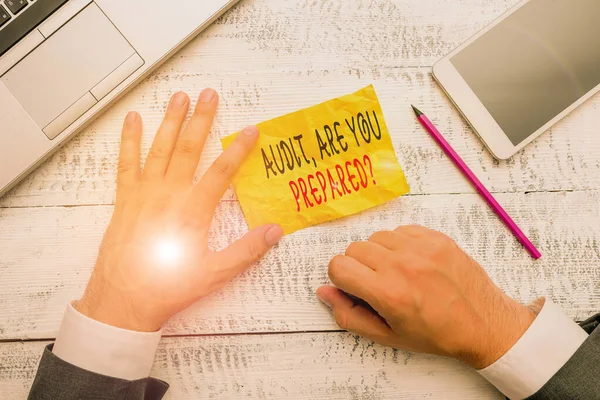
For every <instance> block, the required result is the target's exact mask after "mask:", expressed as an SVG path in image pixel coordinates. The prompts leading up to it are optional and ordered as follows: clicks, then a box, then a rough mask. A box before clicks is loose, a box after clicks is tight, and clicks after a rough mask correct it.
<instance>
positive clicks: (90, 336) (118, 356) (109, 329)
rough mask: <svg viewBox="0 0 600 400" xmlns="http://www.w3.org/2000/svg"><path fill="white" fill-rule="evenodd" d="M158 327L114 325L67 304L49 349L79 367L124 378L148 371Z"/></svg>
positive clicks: (155, 343) (131, 377)
mask: <svg viewBox="0 0 600 400" xmlns="http://www.w3.org/2000/svg"><path fill="white" fill-rule="evenodd" d="M160 335H161V331H158V332H152V333H146V332H135V331H129V330H126V329H120V328H116V327H114V326H110V325H106V324H103V323H101V322H98V321H95V320H93V319H91V318H89V317H86V316H85V315H83V314H81V313H80V312H78V311H77V310H75V308H74V307H73V304H69V306H68V307H67V311H66V312H65V316H64V318H63V321H62V325H61V327H60V331H59V333H58V337H57V338H56V342H55V343H54V348H53V349H52V353H54V355H56V356H57V357H59V358H60V359H62V360H63V361H66V362H68V363H69V364H72V365H75V366H77V367H79V368H82V369H85V370H87V371H90V372H95V373H97V374H101V375H106V376H110V377H113V378H120V379H126V380H130V381H131V380H136V379H144V378H147V377H148V376H149V375H150V370H151V369H152V364H153V361H154V355H155V353H156V348H157V347H158V342H159V341H160Z"/></svg>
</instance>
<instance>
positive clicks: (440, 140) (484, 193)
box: [412, 106, 542, 260]
mask: <svg viewBox="0 0 600 400" xmlns="http://www.w3.org/2000/svg"><path fill="white" fill-rule="evenodd" d="M412 108H413V110H414V111H415V114H416V115H417V119H418V120H419V122H420V123H421V125H423V127H425V129H427V131H428V132H429V134H431V137H433V139H434V140H435V141H436V142H437V144H439V145H440V147H441V148H442V150H444V152H445V153H446V155H447V156H448V157H450V159H451V160H452V162H453V163H454V164H455V165H456V166H457V167H458V169H459V170H460V172H462V173H463V175H464V176H465V177H466V178H467V179H468V180H469V181H470V182H471V184H472V185H473V186H474V187H475V189H477V191H478V192H479V194H480V195H481V197H483V198H484V200H485V201H486V202H487V203H488V204H489V206H490V207H492V210H494V212H495V213H496V214H497V215H498V217H500V219H501V220H502V222H504V225H506V227H507V228H508V229H510V231H511V232H512V233H513V235H515V236H516V237H517V239H519V242H521V244H522V245H523V246H525V249H527V251H528V252H529V254H531V257H533V258H534V259H536V260H537V259H539V258H540V257H541V256H542V254H541V253H540V252H539V251H538V249H536V248H535V246H534V245H533V243H531V241H530V240H529V239H528V238H527V236H525V234H524V233H523V231H522V230H521V229H520V228H519V227H518V226H517V224H515V221H513V220H512V218H511V217H510V216H509V215H508V214H507V213H506V211H504V209H503V208H502V206H501V205H500V204H499V203H498V202H497V201H496V199H495V198H494V196H492V194H491V193H490V192H489V191H488V190H487V189H486V188H485V186H483V183H481V181H480V180H479V179H477V177H476V176H475V174H474V173H473V171H471V169H470V168H469V167H468V166H467V164H465V162H464V161H463V160H462V158H460V156H459V155H458V154H457V153H456V151H454V149H453V148H452V146H450V144H449V143H448V142H447V141H446V139H444V137H443V136H442V134H441V133H440V131H438V130H437V128H436V127H435V125H433V123H431V121H430V120H429V118H427V116H426V115H425V114H423V113H422V112H421V111H419V110H418V109H417V108H416V107H415V106H412Z"/></svg>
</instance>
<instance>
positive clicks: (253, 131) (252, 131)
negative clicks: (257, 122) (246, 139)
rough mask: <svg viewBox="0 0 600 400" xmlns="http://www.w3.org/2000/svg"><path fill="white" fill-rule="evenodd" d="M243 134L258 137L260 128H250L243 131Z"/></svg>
mask: <svg viewBox="0 0 600 400" xmlns="http://www.w3.org/2000/svg"><path fill="white" fill-rule="evenodd" d="M242 133H243V134H244V135H247V136H255V135H258V128H257V127H256V126H249V127H247V128H244V129H243V130H242Z"/></svg>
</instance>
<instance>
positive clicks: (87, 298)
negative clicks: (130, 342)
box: [74, 288, 162, 332]
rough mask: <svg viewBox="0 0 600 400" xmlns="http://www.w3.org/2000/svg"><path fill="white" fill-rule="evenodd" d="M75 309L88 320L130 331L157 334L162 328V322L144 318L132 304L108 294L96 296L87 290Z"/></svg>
mask: <svg viewBox="0 0 600 400" xmlns="http://www.w3.org/2000/svg"><path fill="white" fill-rule="evenodd" d="M88 289H89V288H88ZM74 307H75V309H76V310H77V311H78V312H80V313H81V314H83V315H85V316H86V317H88V318H91V319H93V320H95V321H98V322H101V323H103V324H106V325H110V326H114V327H116V328H121V329H125V330H129V331H135V332H157V331H159V330H160V329H161V327H162V322H158V321H155V320H153V319H151V318H147V317H143V314H144V313H140V312H139V311H136V310H135V307H133V305H132V304H131V302H130V301H127V300H126V299H123V298H121V296H111V295H108V294H106V293H102V294H100V295H97V296H96V295H94V294H92V293H90V291H89V290H86V292H85V293H84V295H83V297H82V298H81V300H79V301H78V302H77V303H76V304H75V305H74Z"/></svg>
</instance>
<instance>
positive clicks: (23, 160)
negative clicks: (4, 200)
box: [0, 0, 238, 197]
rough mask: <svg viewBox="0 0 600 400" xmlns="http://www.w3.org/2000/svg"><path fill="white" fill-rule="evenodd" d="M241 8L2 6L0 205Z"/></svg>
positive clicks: (71, 3) (55, 1) (190, 2)
mask: <svg viewBox="0 0 600 400" xmlns="http://www.w3.org/2000/svg"><path fill="white" fill-rule="evenodd" d="M237 1H238V0H168V1H161V0H0V117H1V118H0V197H1V196H2V195H3V194H4V193H6V192H7V191H8V190H9V189H10V188H11V187H12V186H14V185H15V184H16V183H17V182H18V181H19V180H21V179H22V178H23V177H25V176H26V175H27V174H28V173H29V172H31V171H32V170H33V169H34V168H35V167H36V166H38V165H39V164H40V163H42V162H43V161H44V160H45V159H46V158H47V157H48V156H50V155H51V154H52V153H53V152H54V151H55V150H57V149H58V148H59V146H60V145H62V144H64V143H65V142H66V141H67V140H68V139H70V138H72V137H73V135H75V134H76V133H77V132H78V131H80V130H81V129H83V128H84V127H85V126H86V125H87V124H88V123H90V122H91V121H92V120H93V119H94V117H96V116H98V114H99V113H100V112H102V111H103V110H105V109H106V108H107V107H108V106H109V105H110V104H111V103H112V102H114V101H115V100H117V99H118V98H119V97H120V96H122V95H123V94H124V93H125V92H126V91H127V89H129V88H131V87H132V86H133V85H135V84H136V83H138V82H140V81H141V80H142V79H143V78H144V77H146V76H147V75H148V74H149V73H150V72H151V71H152V70H154V69H155V68H156V67H157V66H159V65H160V64H161V63H162V62H163V61H165V60H166V59H167V58H168V57H169V56H171V55H172V54H174V53H175V52H176V51H177V50H179V49H180V48H181V47H182V46H184V45H185V44H186V43H187V42H188V41H189V40H191V39H192V38H193V37H194V36H195V35H197V34H198V33H199V32H200V31H201V30H202V29H203V28H205V27H207V26H208V25H209V24H210V23H211V22H212V21H214V20H215V19H216V18H217V17H218V16H220V15H221V14H222V13H224V12H225V11H226V10H227V9H228V8H229V7H231V6H232V5H233V4H234V3H236V2H237Z"/></svg>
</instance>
